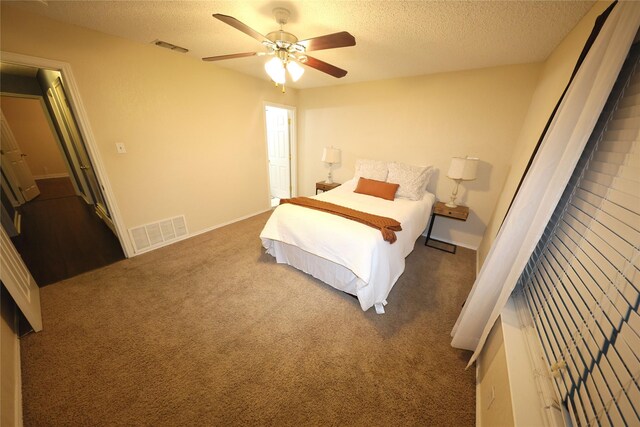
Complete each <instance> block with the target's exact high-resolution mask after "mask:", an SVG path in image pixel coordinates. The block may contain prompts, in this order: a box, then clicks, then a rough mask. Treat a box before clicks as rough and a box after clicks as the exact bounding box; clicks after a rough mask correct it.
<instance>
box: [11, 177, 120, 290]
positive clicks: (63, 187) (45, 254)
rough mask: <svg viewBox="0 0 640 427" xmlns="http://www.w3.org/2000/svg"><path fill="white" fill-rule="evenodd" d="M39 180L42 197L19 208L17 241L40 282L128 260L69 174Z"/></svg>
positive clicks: (68, 276)
mask: <svg viewBox="0 0 640 427" xmlns="http://www.w3.org/2000/svg"><path fill="white" fill-rule="evenodd" d="M36 183H37V184H38V188H39V189H40V195H39V196H38V197H36V198H35V199H33V200H32V201H30V202H28V203H26V204H24V205H23V206H21V207H20V208H19V209H18V210H19V211H20V214H21V215H22V223H21V233H20V235H18V236H17V237H15V238H13V239H12V240H13V243H14V245H15V246H16V249H17V250H18V252H19V253H20V255H21V256H22V258H23V259H24V262H25V264H26V265H27V267H28V268H29V271H30V272H31V274H32V275H33V278H34V279H35V281H36V283H37V284H38V285H39V286H41V287H42V286H45V285H49V284H51V283H55V282H58V281H60V280H64V279H68V278H70V277H73V276H76V275H78V274H80V273H84V272H86V271H90V270H94V269H96V268H99V267H104V266H105V265H108V264H111V263H113V262H116V261H119V260H122V259H124V258H125V256H124V253H123V252H122V247H121V246H120V242H119V241H118V239H117V238H116V236H115V235H114V234H113V232H112V231H111V230H110V229H109V227H107V225H106V224H105V223H104V222H103V221H102V220H101V219H100V218H99V217H98V215H97V214H96V213H95V210H94V207H93V206H91V205H88V204H87V203H85V201H84V200H83V199H82V198H81V197H80V196H76V195H75V192H74V189H73V186H72V184H71V181H70V180H69V178H52V179H42V180H37V181H36Z"/></svg>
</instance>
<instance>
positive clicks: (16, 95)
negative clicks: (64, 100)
mask: <svg viewBox="0 0 640 427" xmlns="http://www.w3.org/2000/svg"><path fill="white" fill-rule="evenodd" d="M0 96H4V97H7V98H24V99H36V100H38V101H39V102H40V106H41V107H42V111H43V113H44V117H45V119H46V120H47V124H48V125H49V129H50V130H51V135H53V139H54V140H55V141H56V145H57V146H58V151H59V152H60V156H61V157H62V160H63V161H64V164H65V166H66V167H67V171H68V173H69V180H70V181H71V184H72V185H73V191H75V193H76V194H78V195H79V194H80V190H79V189H78V183H77V182H76V180H77V178H76V177H75V175H74V172H73V167H72V165H71V164H70V163H69V159H68V158H67V155H66V154H65V152H64V147H63V146H62V141H60V137H59V136H58V132H57V131H56V128H55V126H54V124H53V121H52V118H51V115H50V114H49V110H47V105H46V104H45V102H44V97H43V96H41V95H31V94H27V93H14V92H3V91H0Z"/></svg>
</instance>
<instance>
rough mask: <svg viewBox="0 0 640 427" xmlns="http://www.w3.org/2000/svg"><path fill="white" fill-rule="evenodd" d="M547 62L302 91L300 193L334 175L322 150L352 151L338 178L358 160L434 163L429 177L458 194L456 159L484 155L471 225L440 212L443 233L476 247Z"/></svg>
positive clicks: (463, 193)
mask: <svg viewBox="0 0 640 427" xmlns="http://www.w3.org/2000/svg"><path fill="white" fill-rule="evenodd" d="M539 71H540V65H537V64H527V65H514V66H504V67H496V68H488V69H481V70H471V71H463V72H455V73H445V74H435V75H428V76H421V77H413V78H402V79H393V80H385V81H377V82H369V83H359V84H352V85H341V86H334V87H323V88H318V89H306V90H301V91H299V97H298V106H299V116H300V120H299V128H298V140H299V171H300V174H299V187H298V188H299V192H300V193H301V194H312V193H313V192H314V189H315V186H314V183H315V182H316V181H319V180H322V179H324V178H325V177H326V175H327V169H326V168H325V165H324V164H323V163H322V162H321V161H320V159H321V156H322V148H323V147H324V146H328V145H333V146H334V147H337V148H340V149H341V150H342V164H341V165H339V166H338V167H336V168H334V180H335V181H336V182H343V181H345V180H347V179H350V178H351V177H352V176H353V173H354V163H355V159H357V158H372V159H381V160H395V161H400V162H405V163H410V164H415V165H429V164H431V165H434V166H435V167H436V168H437V169H438V173H437V174H436V175H434V176H433V178H432V182H431V183H430V184H429V187H428V188H429V189H430V191H432V192H434V193H435V194H436V196H437V197H438V199H440V200H445V201H448V199H449V196H450V194H451V191H452V189H453V182H452V181H451V180H449V179H448V178H446V173H447V170H448V168H449V163H450V161H451V157H453V156H464V155H469V156H476V157H479V158H480V159H481V163H480V165H479V170H478V179H477V180H476V181H473V182H467V183H464V184H462V185H461V186H460V191H459V194H458V197H459V199H458V200H459V202H461V203H462V204H465V205H468V206H469V207H470V211H471V213H470V216H469V219H468V221H467V222H466V223H463V222H459V221H453V220H447V219H442V218H440V219H438V221H437V222H436V223H435V225H434V230H433V236H434V237H438V238H441V239H445V240H448V241H454V242H456V243H458V244H462V245H464V246H468V247H472V248H476V247H477V246H478V244H479V243H480V240H481V238H482V235H483V233H484V230H485V226H486V223H487V221H488V220H489V218H490V216H491V214H492V213H493V209H494V206H495V203H496V200H497V199H498V197H499V193H500V190H501V189H502V186H503V183H504V180H505V178H506V176H507V173H508V169H509V160H510V159H511V156H512V153H513V146H514V141H515V140H516V138H517V137H518V133H519V131H520V128H521V126H522V121H523V118H524V116H525V114H526V111H527V108H528V106H529V103H530V100H531V95H532V93H533V88H534V87H535V82H536V81H537V79H538V74H539Z"/></svg>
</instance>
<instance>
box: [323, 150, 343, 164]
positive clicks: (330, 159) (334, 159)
mask: <svg viewBox="0 0 640 427" xmlns="http://www.w3.org/2000/svg"><path fill="white" fill-rule="evenodd" d="M322 161H323V162H325V163H340V150H339V149H338V148H333V147H324V150H323V151H322Z"/></svg>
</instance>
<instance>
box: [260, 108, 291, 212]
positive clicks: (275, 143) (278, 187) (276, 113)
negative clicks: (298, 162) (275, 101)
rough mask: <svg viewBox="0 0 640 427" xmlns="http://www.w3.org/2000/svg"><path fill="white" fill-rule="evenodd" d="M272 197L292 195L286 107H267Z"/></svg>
mask: <svg viewBox="0 0 640 427" xmlns="http://www.w3.org/2000/svg"><path fill="white" fill-rule="evenodd" d="M265 114H266V119H267V153H268V156H269V186H270V189H271V197H274V198H278V199H284V198H289V197H291V143H290V130H289V126H290V120H289V114H288V111H287V110H286V109H284V108H276V107H271V106H267V107H265Z"/></svg>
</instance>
